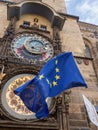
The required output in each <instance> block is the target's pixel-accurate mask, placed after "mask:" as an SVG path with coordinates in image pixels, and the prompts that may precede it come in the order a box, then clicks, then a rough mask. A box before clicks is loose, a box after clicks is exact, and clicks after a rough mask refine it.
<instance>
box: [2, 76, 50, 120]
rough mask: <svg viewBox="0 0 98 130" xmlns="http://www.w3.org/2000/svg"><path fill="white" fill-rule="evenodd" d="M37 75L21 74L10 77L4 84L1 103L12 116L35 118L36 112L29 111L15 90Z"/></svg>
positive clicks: (48, 101) (27, 118)
mask: <svg viewBox="0 0 98 130" xmlns="http://www.w3.org/2000/svg"><path fill="white" fill-rule="evenodd" d="M34 77H35V75H32V74H19V75H16V76H14V77H12V78H11V79H9V80H8V81H7V82H6V84H5V85H4V87H3V89H2V92H1V103H2V106H3V109H5V111H6V112H7V113H8V117H9V115H10V116H11V117H14V118H15V119H19V120H30V119H35V118H36V117H35V113H33V112H31V111H29V110H28V109H27V108H26V106H25V105H24V103H23V102H22V100H21V99H20V98H19V96H17V95H15V94H14V92H13V91H14V90H15V89H16V88H18V87H19V86H21V85H22V84H24V83H25V82H27V81H28V80H30V79H32V78H34ZM47 103H48V106H50V104H51V99H47Z"/></svg>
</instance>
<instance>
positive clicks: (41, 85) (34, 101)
mask: <svg viewBox="0 0 98 130" xmlns="http://www.w3.org/2000/svg"><path fill="white" fill-rule="evenodd" d="M81 86H83V87H87V84H86V83H85V80H84V79H83V77H82V75H81V73H80V71H79V69H78V67H77V65H76V63H75V60H74V57H73V55H72V53H71V52H68V53H63V54H59V55H58V56H56V57H54V58H53V59H51V60H50V61H48V62H47V63H46V64H45V65H44V67H43V68H42V69H41V71H40V72H39V74H38V75H37V76H36V77H35V78H34V79H32V80H30V81H28V82H27V83H25V84H24V85H22V86H21V87H19V88H17V89H16V90H15V91H14V92H15V93H16V94H17V95H19V96H20V98H21V99H22V100H23V102H24V104H25V105H26V106H27V107H28V108H29V109H30V110H31V111H33V112H35V113H36V117H37V118H43V117H47V116H48V114H49V112H48V106H47V103H46V101H45V99H46V98H47V97H54V96H57V95H58V94H60V93H61V92H63V91H64V90H67V89H70V88H73V87H81Z"/></svg>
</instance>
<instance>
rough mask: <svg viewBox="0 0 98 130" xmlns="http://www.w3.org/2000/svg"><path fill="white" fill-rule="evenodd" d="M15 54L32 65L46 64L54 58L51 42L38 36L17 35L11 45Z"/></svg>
mask: <svg viewBox="0 0 98 130" xmlns="http://www.w3.org/2000/svg"><path fill="white" fill-rule="evenodd" d="M11 49H12V52H13V54H14V55H15V56H16V57H18V58H22V59H25V60H28V61H29V62H31V63H36V62H38V61H40V62H45V61H47V60H49V59H50V58H52V57H53V54H54V51H53V46H52V44H51V43H50V41H49V40H47V39H46V38H45V37H43V36H40V35H38V34H35V33H34V34H30V33H24V34H20V35H17V36H16V37H15V38H14V39H13V41H12V44H11Z"/></svg>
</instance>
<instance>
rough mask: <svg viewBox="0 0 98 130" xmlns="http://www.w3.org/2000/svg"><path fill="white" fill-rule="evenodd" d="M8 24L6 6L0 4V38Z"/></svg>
mask: <svg viewBox="0 0 98 130" xmlns="http://www.w3.org/2000/svg"><path fill="white" fill-rule="evenodd" d="M8 24H9V21H8V20H7V6H6V4H5V3H2V2H0V38H1V37H3V35H4V32H5V30H6V28H7V26H8Z"/></svg>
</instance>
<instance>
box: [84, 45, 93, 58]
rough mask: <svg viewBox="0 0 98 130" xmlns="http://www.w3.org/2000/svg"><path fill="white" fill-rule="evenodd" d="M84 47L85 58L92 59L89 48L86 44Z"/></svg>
mask: <svg viewBox="0 0 98 130" xmlns="http://www.w3.org/2000/svg"><path fill="white" fill-rule="evenodd" d="M85 47H86V57H88V58H92V55H91V51H90V48H89V46H88V45H87V44H85Z"/></svg>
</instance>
